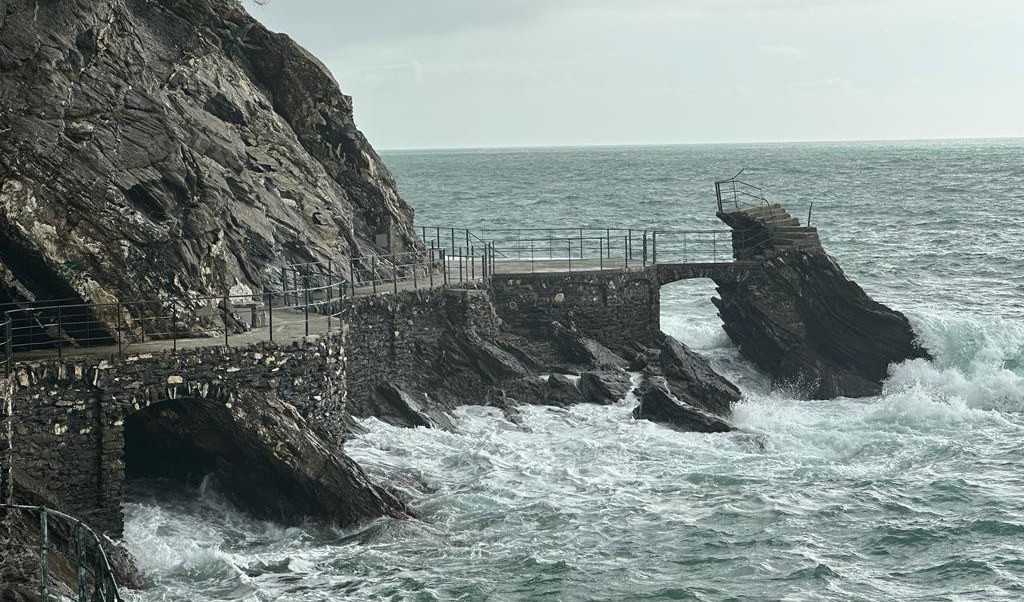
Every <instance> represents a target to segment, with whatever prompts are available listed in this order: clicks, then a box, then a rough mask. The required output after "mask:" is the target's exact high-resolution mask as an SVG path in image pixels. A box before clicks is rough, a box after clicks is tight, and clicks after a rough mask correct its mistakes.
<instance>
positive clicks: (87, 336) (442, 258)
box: [0, 249, 480, 374]
mask: <svg viewBox="0 0 1024 602" xmlns="http://www.w3.org/2000/svg"><path fill="white" fill-rule="evenodd" d="M477 262H478V263H479V262H480V259H478V260H477ZM447 263H448V258H447V256H446V254H445V251H444V250H443V249H428V250H427V251H424V252H408V253H399V254H393V255H387V256H370V257H365V258H357V259H352V260H344V261H339V260H328V261H324V262H309V263H301V264H289V265H287V266H284V267H283V268H282V269H281V274H280V277H279V281H278V282H275V283H274V284H273V285H267V286H265V287H264V290H262V291H258V292H255V291H254V292H248V291H246V292H236V293H224V294H221V295H214V296H182V297H168V298H162V299H149V300H137V301H121V302H113V303H77V304H72V303H60V302H58V303H54V304H50V305H46V304H42V303H34V304H31V305H30V306H29V307H20V308H17V309H10V310H7V311H5V312H4V315H3V323H2V324H3V339H2V343H0V350H2V353H3V355H2V356H0V357H2V358H3V361H2V366H3V368H4V371H5V373H7V374H10V372H11V369H12V367H13V363H14V360H15V358H21V359H36V358H42V357H57V358H62V357H64V356H65V355H70V354H81V353H82V352H85V351H87V352H89V353H92V354H95V355H104V354H109V355H117V356H123V355H124V354H125V353H126V352H132V353H135V352H137V353H143V352H146V351H163V350H168V351H171V352H172V353H173V352H177V351H178V349H179V347H204V346H214V345H224V346H231V345H232V344H235V343H239V344H249V343H253V342H260V341H274V340H275V337H281V338H285V339H290V340H294V339H297V338H300V337H302V336H308V335H310V334H322V333H325V332H326V333H329V332H331V331H332V330H333V329H334V328H335V326H336V325H337V326H340V322H338V320H339V319H340V318H339V314H340V312H341V304H342V303H343V302H344V301H345V300H346V299H350V298H353V297H357V296H361V295H370V294H381V293H388V292H398V291H399V290H406V289H419V288H428V287H434V286H437V285H440V284H448V282H449V278H448V274H449V270H448V269H446V265H447Z"/></svg>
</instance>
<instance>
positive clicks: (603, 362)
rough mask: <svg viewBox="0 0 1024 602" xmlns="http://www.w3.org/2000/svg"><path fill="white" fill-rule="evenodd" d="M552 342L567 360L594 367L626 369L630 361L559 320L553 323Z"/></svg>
mask: <svg viewBox="0 0 1024 602" xmlns="http://www.w3.org/2000/svg"><path fill="white" fill-rule="evenodd" d="M551 343H552V344H553V345H554V346H555V348H556V349H557V350H558V352H559V353H560V354H561V355H562V356H563V357H564V358H565V359H566V361H569V362H572V363H574V364H578V365H581V366H592V367H594V368H619V369H625V368H626V367H627V366H629V362H627V361H626V360H624V359H622V357H620V356H619V355H617V354H616V353H615V352H613V351H612V350H611V349H608V348H607V347H605V346H604V345H602V344H601V343H598V342H597V341H595V340H593V339H591V338H588V337H586V336H584V335H583V334H581V333H580V332H579V331H576V330H570V329H568V328H566V327H565V326H563V325H562V324H560V323H558V322H552V323H551Z"/></svg>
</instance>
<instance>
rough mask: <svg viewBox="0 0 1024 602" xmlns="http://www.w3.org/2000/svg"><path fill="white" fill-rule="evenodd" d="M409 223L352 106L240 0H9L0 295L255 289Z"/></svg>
mask: <svg viewBox="0 0 1024 602" xmlns="http://www.w3.org/2000/svg"><path fill="white" fill-rule="evenodd" d="M411 228H412V209H411V208H410V207H409V206H408V205H407V204H406V203H405V202H404V201H403V200H402V199H401V198H400V197H399V195H398V193H397V192H396V190H395V184H394V181H393V179H392V177H391V175H390V174H389V172H388V170H387V169H386V168H385V166H384V164H383V163H382V162H381V160H380V159H379V157H378V156H377V154H376V153H375V152H374V150H373V149H372V148H371V147H370V145H369V144H368V143H367V141H366V140H365V138H364V137H363V135H362V134H361V133H360V132H359V130H357V129H356V127H355V124H354V122H353V117H352V100H351V99H350V98H349V97H348V96H345V95H344V94H342V93H341V91H340V90H339V89H338V86H337V84H336V82H335V81H334V79H333V77H332V76H331V74H330V72H329V71H328V70H327V69H326V68H325V67H324V66H323V65H322V64H321V63H320V62H318V61H317V59H316V58H314V57H313V56H311V55H310V54H309V53H307V52H306V51H305V50H304V49H302V48H301V47H300V46H298V45H297V44H295V43H294V42H293V41H292V40H291V39H290V38H288V36H285V35H282V34H275V33H271V32H270V31H268V30H267V29H265V28H264V27H263V26H262V25H260V24H259V23H258V22H256V21H255V20H254V19H252V17H250V16H249V15H248V14H247V13H246V12H245V11H244V10H243V9H242V8H241V7H240V6H239V5H238V4H236V3H234V2H227V1H220V0H68V1H62V2H37V1H32V0H6V1H5V2H2V3H0V302H12V301H13V302H22V301H28V300H36V299H64V300H66V299H78V300H81V301H88V302H111V301H116V300H122V301H123V300H137V299H153V298H168V297H186V296H195V297H198V296H202V295H213V296H216V295H222V294H223V293H224V292H225V291H232V292H233V293H238V294H246V293H247V292H249V291H258V290H261V289H262V288H263V286H264V283H265V282H271V281H274V278H279V268H280V266H281V265H283V264H285V263H295V262H306V261H318V260H324V259H326V258H327V257H329V256H333V257H335V258H338V257H346V258H347V257H356V258H358V257H366V256H370V255H374V254H386V253H388V252H398V251H402V250H405V249H410V248H416V247H417V245H418V244H419V243H418V242H417V241H416V238H415V234H414V233H413V232H412V229H411ZM382 268H383V269H385V270H386V267H385V266H384V265H383V264H382ZM181 315H183V316H185V315H188V312H184V311H183V312H181ZM129 318H130V317H129ZM100 319H101V320H102V319H105V318H103V317H102V316H100Z"/></svg>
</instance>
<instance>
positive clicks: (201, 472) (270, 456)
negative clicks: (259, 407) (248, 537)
mask: <svg viewBox="0 0 1024 602" xmlns="http://www.w3.org/2000/svg"><path fill="white" fill-rule="evenodd" d="M243 416H244V415H243ZM252 426H253V425H252V424H250V423H249V421H248V420H246V419H244V418H243V419H236V418H235V417H234V416H233V415H232V413H231V410H230V409H229V406H227V405H225V404H224V403H217V402H214V401H210V400H205V399H194V398H185V399H173V400H165V401H161V402H159V403H155V404H153V405H151V406H149V407H147V408H143V409H141V410H139V411H137V412H135V413H133V414H131V415H130V416H128V417H127V418H126V419H125V423H124V467H125V479H126V481H129V482H131V481H133V480H145V479H166V480H167V481H170V483H164V484H162V486H161V487H162V488H163V487H166V486H172V487H181V488H183V489H196V488H199V487H200V485H202V484H203V480H204V479H205V478H206V477H207V476H211V477H212V481H213V483H214V484H215V487H216V488H217V490H218V491H219V492H220V493H221V494H223V495H224V496H225V497H226V498H227V499H229V500H230V501H231V502H232V503H233V504H234V505H235V506H237V507H238V508H239V509H241V510H244V511H246V512H248V513H250V514H252V515H253V516H256V517H258V518H263V519H268V520H277V521H282V522H291V521H292V520H293V519H294V518H295V517H296V516H297V515H300V514H302V510H301V509H298V508H295V507H294V505H296V503H297V504H301V502H302V500H303V495H302V492H300V491H297V489H298V486H297V485H296V483H295V482H294V480H293V479H292V475H290V474H288V473H287V472H286V471H285V470H284V469H283V468H282V466H281V465H280V464H279V463H278V462H275V458H274V453H273V449H268V448H267V447H266V446H265V445H264V444H263V442H261V441H260V440H259V439H258V437H257V436H256V435H255V434H254V433H253V430H252ZM292 500H297V502H293V501H292Z"/></svg>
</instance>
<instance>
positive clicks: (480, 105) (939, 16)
mask: <svg viewBox="0 0 1024 602" xmlns="http://www.w3.org/2000/svg"><path fill="white" fill-rule="evenodd" d="M249 7H250V10H251V11H252V13H253V14H254V15H256V16H257V17H258V18H259V19H261V20H262V21H263V22H264V23H265V24H266V25H267V26H268V27H270V28H271V29H274V30H277V31H283V32H286V33H288V34H290V35H291V36H292V37H293V38H295V39H296V40H298V41H299V42H300V43H301V44H303V45H304V46H306V47H307V48H308V49H310V50H311V51H312V52H313V53H315V54H316V55H317V56H319V57H320V58H321V59H322V60H323V61H324V63H326V64H327V66H328V67H330V69H331V70H332V71H333V72H334V75H335V77H336V78H337V79H338V82H339V83H340V84H341V88H342V90H344V91H345V92H346V93H347V94H350V95H352V96H353V97H354V99H355V111H356V122H357V124H358V125H359V127H360V128H361V129H362V130H363V132H364V133H365V134H366V135H367V137H368V138H369V139H370V141H371V143H373V144H374V145H375V146H376V147H378V148H445V147H488V146H538V145H539V146H545V145H585V144H670V143H691V142H747V141H795V140H865V139H898V138H965V137H1004V136H1024V1H1021V0H920V1H918V0H270V2H269V4H267V5H266V6H254V5H252V3H251V0H250V2H249Z"/></svg>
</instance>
